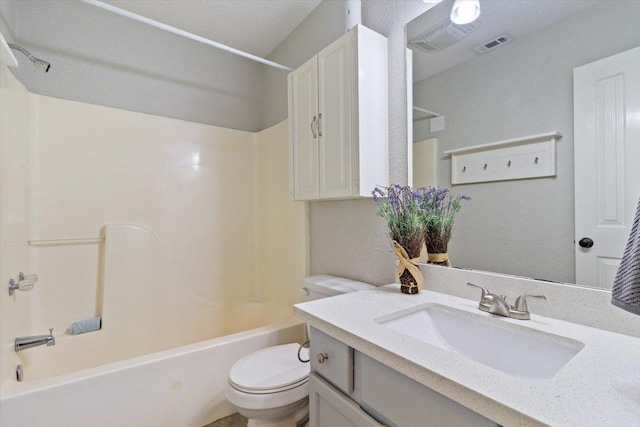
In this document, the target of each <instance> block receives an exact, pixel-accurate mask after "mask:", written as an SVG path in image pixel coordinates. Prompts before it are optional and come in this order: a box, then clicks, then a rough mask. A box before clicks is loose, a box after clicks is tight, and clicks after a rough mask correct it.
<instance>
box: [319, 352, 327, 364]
mask: <svg viewBox="0 0 640 427" xmlns="http://www.w3.org/2000/svg"><path fill="white" fill-rule="evenodd" d="M328 358H329V355H328V354H327V353H318V363H320V364H322V363H324V361H325V360H327V359H328Z"/></svg>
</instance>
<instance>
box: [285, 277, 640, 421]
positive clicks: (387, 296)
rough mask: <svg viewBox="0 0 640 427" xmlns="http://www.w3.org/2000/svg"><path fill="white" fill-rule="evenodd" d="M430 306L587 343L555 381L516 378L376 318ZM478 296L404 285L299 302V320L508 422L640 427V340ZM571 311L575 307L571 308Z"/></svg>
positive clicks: (486, 413)
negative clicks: (497, 309)
mask: <svg viewBox="0 0 640 427" xmlns="http://www.w3.org/2000/svg"><path fill="white" fill-rule="evenodd" d="M426 303H434V304H440V305H444V306H448V307H452V308H455V309H458V310H462V311H466V312H469V313H473V314H477V315H480V316H486V317H489V318H492V319H491V321H493V322H506V323H510V324H512V325H515V326H516V327H518V328H531V329H535V330H538V331H542V332H546V333H550V334H553V335H559V336H562V337H566V338H570V339H573V340H576V341H580V342H581V343H583V344H584V348H582V350H581V351H580V352H579V353H578V354H577V355H575V356H574V357H573V358H572V359H571V360H570V361H569V362H568V363H567V364H566V365H565V366H564V367H563V368H562V369H561V370H560V371H559V372H558V373H557V374H556V375H555V376H554V377H553V378H552V379H550V380H544V381H534V380H525V379H520V378H516V377H513V376H510V375H507V374H505V373H502V372H501V371H498V370H495V369H493V368H490V367H488V366H485V365H483V364H480V363H477V362H475V361H473V360H471V359H468V358H466V357H465V356H463V355H460V354H458V353H453V352H450V351H447V350H444V349H441V348H438V347H435V346H432V345H430V344H427V343H424V342H422V341H419V340H417V339H415V338H412V337H409V336H406V335H403V334H401V333H398V332H396V331H393V330H391V329H389V328H387V327H385V326H383V325H381V324H379V323H377V322H376V321H375V319H377V318H380V317H383V316H387V315H390V314H393V313H397V312H401V311H402V312H411V311H412V310H414V309H419V306H422V305H424V304H426ZM477 306H478V303H477V301H472V300H468V299H464V298H459V297H455V296H451V295H446V294H442V293H437V292H432V291H423V292H422V293H420V294H419V295H405V294H402V293H401V292H400V290H399V285H388V286H384V287H380V288H377V289H374V290H367V291H360V292H354V293H350V294H345V295H340V296H336V297H331V298H325V299H321V300H316V301H310V302H306V303H302V304H297V305H296V306H295V307H294V312H295V315H296V317H297V318H298V319H300V320H302V321H304V322H306V323H308V324H310V325H311V326H313V327H315V328H317V329H319V330H321V331H323V332H325V333H327V334H329V335H331V336H333V337H334V338H336V339H338V340H340V341H342V342H344V343H346V344H348V345H349V346H351V347H353V348H354V349H355V350H357V351H360V352H362V353H364V354H366V355H368V356H369V357H372V358H373V359H376V360H378V361H379V362H381V363H383V364H385V365H387V366H389V367H391V368H393V369H395V370H396V371H398V372H400V373H402V374H404V375H406V376H408V377H409V378H412V379H413V380H415V381H417V382H419V383H421V384H423V385H425V386H426V387H429V388H431V389H432V390H435V391H437V392H439V393H441V394H442V395H444V396H447V397H449V398H450V399H452V400H454V401H456V402H458V403H460V404H462V405H464V406H466V407H467V408H469V409H471V410H473V411H475V412H477V413H479V414H481V415H483V416H485V417H487V418H489V419H491V420H493V421H495V422H496V423H498V424H501V425H503V426H530V425H550V426H571V427H575V426H599V427H602V426H613V425H615V426H634V427H638V426H640V338H634V337H631V336H628V335H622V334H618V333H614V332H609V331H604V330H601V329H596V328H592V327H588V326H584V325H579V324H575V323H570V322H565V321H562V320H557V319H553V318H550V317H542V316H537V315H535V314H532V315H531V320H526V321H522V320H515V319H508V318H504V317H499V316H495V315H492V314H489V313H485V312H482V311H480V310H478V308H477ZM567 309H571V308H570V307H568V308H567Z"/></svg>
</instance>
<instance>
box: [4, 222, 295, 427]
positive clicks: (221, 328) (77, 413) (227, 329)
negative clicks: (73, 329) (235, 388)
mask: <svg viewBox="0 0 640 427" xmlns="http://www.w3.org/2000/svg"><path fill="white" fill-rule="evenodd" d="M104 236H105V241H104V248H103V251H102V252H103V253H104V264H105V265H104V273H103V276H104V279H103V280H104V285H103V289H102V291H101V298H100V299H101V304H100V312H99V313H97V314H99V315H100V316H101V317H102V329H100V330H99V331H95V332H90V333H85V334H81V335H70V334H69V333H68V331H67V332H63V331H64V327H62V326H61V325H54V326H56V330H54V335H55V338H56V345H54V346H52V347H46V346H40V347H36V348H30V349H26V350H24V351H21V352H19V353H16V352H14V351H13V338H14V337H15V336H16V335H12V336H11V337H10V340H11V342H10V343H9V342H6V341H9V339H7V340H6V341H4V342H3V343H2V345H3V346H4V348H3V354H4V355H5V357H4V358H3V359H2V361H1V362H2V364H3V372H6V371H9V370H11V369H14V368H15V366H16V365H18V364H21V365H22V366H23V369H24V379H23V381H21V382H18V381H17V380H16V378H15V376H11V375H10V376H9V378H4V380H3V381H2V384H1V385H0V427H40V426H42V427H129V426H130V427H163V426H166V427H182V426H184V427H202V426H204V425H206V424H208V423H211V422H212V421H215V420H217V419H219V418H222V417H224V416H227V415H230V414H231V413H233V412H234V410H233V408H232V407H231V405H230V404H229V403H228V402H226V400H225V398H224V394H223V392H224V388H225V386H226V384H227V375H228V372H229V369H230V368H231V366H232V365H233V363H234V362H235V361H236V360H238V359H239V358H241V357H242V356H244V355H246V354H248V353H250V352H253V351H256V350H258V349H261V348H264V347H267V346H271V345H277V344H285V343H291V342H302V339H303V330H304V328H303V327H302V324H300V323H299V322H298V321H297V320H296V319H295V318H294V317H293V315H292V308H291V307H290V306H287V305H285V304H282V303H277V302H273V301H272V302H260V301H256V302H248V301H244V302H228V303H217V304H215V303H210V302H207V301H206V300H203V299H202V298H199V297H198V296H197V295H194V294H193V292H191V290H190V289H189V288H188V287H185V286H184V285H183V284H181V283H180V280H179V275H177V274H176V273H175V271H174V270H173V267H172V265H171V262H170V261H169V260H168V257H167V255H166V252H165V250H164V248H163V247H162V245H161V244H160V242H159V240H158V239H157V237H156V236H155V235H154V234H153V233H152V232H151V230H149V229H148V228H145V227H141V226H133V225H112V226H107V227H105V230H104ZM203 280H204V279H203ZM243 285H244V284H243ZM290 285H291V286H293V285H292V284H290ZM51 286H52V287H53V286H55V285H51ZM228 286H233V284H229V285H228ZM34 292H35V291H34ZM34 295H35V294H34ZM20 296H21V297H26V296H31V295H20ZM68 299H69V300H70V301H71V303H73V298H71V297H68ZM27 334H28V335H31V334H32V333H31V331H28V333H27Z"/></svg>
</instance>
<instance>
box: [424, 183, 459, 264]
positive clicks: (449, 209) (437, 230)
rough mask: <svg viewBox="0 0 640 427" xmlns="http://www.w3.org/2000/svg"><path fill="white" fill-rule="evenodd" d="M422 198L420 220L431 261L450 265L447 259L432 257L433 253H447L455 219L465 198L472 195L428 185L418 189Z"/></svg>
mask: <svg viewBox="0 0 640 427" xmlns="http://www.w3.org/2000/svg"><path fill="white" fill-rule="evenodd" d="M416 193H417V196H416V197H417V198H418V199H420V212H421V213H420V221H421V223H422V226H423V228H424V240H425V243H426V245H427V252H428V253H429V254H430V261H435V262H441V263H443V264H447V265H450V263H449V261H448V257H447V258H446V259H442V258H441V259H440V260H437V259H435V260H434V259H431V254H446V253H447V246H448V244H449V240H450V239H451V233H452V231H453V220H454V219H455V216H456V214H457V213H458V212H459V211H460V209H462V201H463V200H471V197H469V196H465V195H462V194H458V195H454V194H453V193H451V192H450V191H449V189H448V188H442V187H428V188H424V187H423V188H420V189H418V190H416Z"/></svg>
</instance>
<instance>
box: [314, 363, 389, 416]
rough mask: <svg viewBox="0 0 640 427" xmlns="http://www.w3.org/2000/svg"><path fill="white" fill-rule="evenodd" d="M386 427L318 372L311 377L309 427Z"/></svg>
mask: <svg viewBox="0 0 640 427" xmlns="http://www.w3.org/2000/svg"><path fill="white" fill-rule="evenodd" d="M337 426H340V427H384V426H383V425H382V424H380V423H378V422H377V421H376V420H374V419H373V418H371V417H370V416H369V415H368V414H367V413H366V412H364V411H363V410H362V409H361V408H360V406H358V405H357V404H356V403H355V402H354V401H353V400H351V399H349V398H348V397H347V396H345V395H344V394H342V393H340V392H339V391H338V390H336V389H334V388H333V387H331V386H330V385H329V384H328V383H326V382H325V381H324V380H322V379H321V378H320V377H319V376H318V375H317V374H315V373H311V375H310V377H309V427H337Z"/></svg>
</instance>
